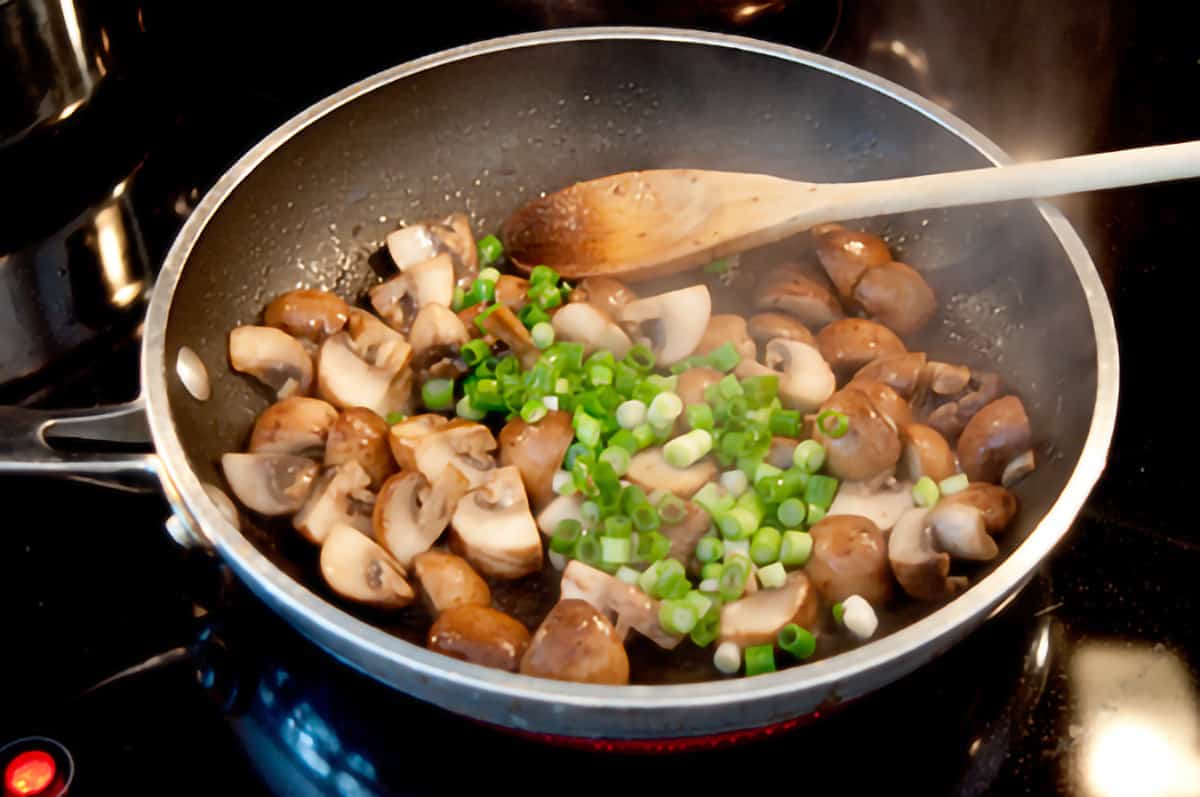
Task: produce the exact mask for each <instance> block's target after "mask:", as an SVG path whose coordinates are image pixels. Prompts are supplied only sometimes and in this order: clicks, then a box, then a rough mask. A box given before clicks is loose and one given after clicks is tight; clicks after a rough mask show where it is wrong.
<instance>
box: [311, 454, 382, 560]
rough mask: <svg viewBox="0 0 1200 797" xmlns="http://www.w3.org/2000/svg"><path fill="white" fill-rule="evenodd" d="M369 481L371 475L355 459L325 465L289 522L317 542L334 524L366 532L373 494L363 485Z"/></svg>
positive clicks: (368, 526)
mask: <svg viewBox="0 0 1200 797" xmlns="http://www.w3.org/2000/svg"><path fill="white" fill-rule="evenodd" d="M370 484H371V477H370V476H368V475H367V472H366V471H365V470H363V469H362V466H361V465H359V464H358V463H357V462H345V463H343V464H341V465H338V466H336V467H333V468H326V470H325V472H324V473H322V474H321V478H320V479H318V480H317V483H316V484H315V485H313V490H312V495H311V496H310V497H309V499H308V502H307V503H305V504H304V507H303V508H302V509H301V510H300V511H299V512H297V513H296V517H294V518H292V526H294V527H295V529H296V531H298V532H300V534H301V536H303V537H304V538H305V539H307V540H308V541H309V542H315V543H317V544H318V545H319V544H321V543H322V542H324V541H325V538H326V537H327V536H329V531H330V529H332V528H333V527H334V526H337V525H338V524H345V525H347V526H353V527H354V528H356V529H358V530H359V531H361V532H362V533H363V534H367V535H370V534H371V513H372V512H373V511H374V510H375V496H374V494H373V493H371V491H370V490H368V489H367V488H368V486H369V485H370Z"/></svg>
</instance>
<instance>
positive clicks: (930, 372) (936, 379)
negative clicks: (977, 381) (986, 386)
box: [921, 362, 971, 396]
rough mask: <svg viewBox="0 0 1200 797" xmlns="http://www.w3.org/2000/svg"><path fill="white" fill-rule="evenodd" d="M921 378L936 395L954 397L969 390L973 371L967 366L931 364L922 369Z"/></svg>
mask: <svg viewBox="0 0 1200 797" xmlns="http://www.w3.org/2000/svg"><path fill="white" fill-rule="evenodd" d="M921 377H922V379H924V381H925V383H926V384H927V385H928V387H929V389H930V390H932V391H933V392H934V393H935V394H936V395H939V396H953V395H955V394H956V393H961V392H962V391H964V390H966V389H967V385H968V384H970V382H971V369H970V368H968V367H967V366H965V365H950V364H949V363H940V362H929V363H926V364H925V367H924V368H923V369H922V372H921Z"/></svg>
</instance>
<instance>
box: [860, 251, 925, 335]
mask: <svg viewBox="0 0 1200 797" xmlns="http://www.w3.org/2000/svg"><path fill="white" fill-rule="evenodd" d="M854 299H855V301H856V302H858V304H859V306H861V307H862V308H863V310H865V311H866V312H867V315H869V316H870V317H871V318H873V319H874V320H876V321H878V322H879V323H881V324H883V325H884V326H885V327H887V328H888V329H890V330H892V331H893V332H895V333H896V334H897V335H912V334H915V333H917V332H919V331H921V329H923V328H924V327H925V325H926V324H928V323H929V320H930V319H931V318H933V314H934V313H935V312H937V297H935V296H934V295H933V289H932V288H930V287H929V283H927V282H926V281H925V278H924V277H922V276H921V275H920V274H919V273H918V272H917V271H916V270H915V269H913V268H912V267H911V266H908V265H905V264H904V263H895V262H892V263H884V264H883V265H881V266H875V267H874V268H869V269H867V271H866V273H864V274H863V275H862V279H860V280H859V281H858V284H857V285H855V286H854Z"/></svg>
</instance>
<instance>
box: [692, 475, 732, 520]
mask: <svg viewBox="0 0 1200 797" xmlns="http://www.w3.org/2000/svg"><path fill="white" fill-rule="evenodd" d="M735 502H736V499H735V498H734V497H733V496H732V495H729V494H728V493H726V492H724V491H723V490H722V489H721V488H720V487H719V486H718V485H717V483H716V482H708V483H707V484H705V485H704V486H703V487H701V488H700V489H699V490H697V491H696V494H695V495H693V496H692V503H694V504H696V505H697V506H699V507H700V508H701V509H703V510H704V511H705V512H707V513H708V514H709V515H711V516H713V517H717V516H718V515H723V514H725V513H726V512H728V511H729V510H730V509H733V506H734V503H735Z"/></svg>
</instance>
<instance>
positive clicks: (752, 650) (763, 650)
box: [745, 644, 775, 676]
mask: <svg viewBox="0 0 1200 797" xmlns="http://www.w3.org/2000/svg"><path fill="white" fill-rule="evenodd" d="M745 656H746V675H747V676H751V675H762V674H763V673H768V672H775V646H774V645H771V644H766V645H751V646H750V647H748V648H746V651H745Z"/></svg>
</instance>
